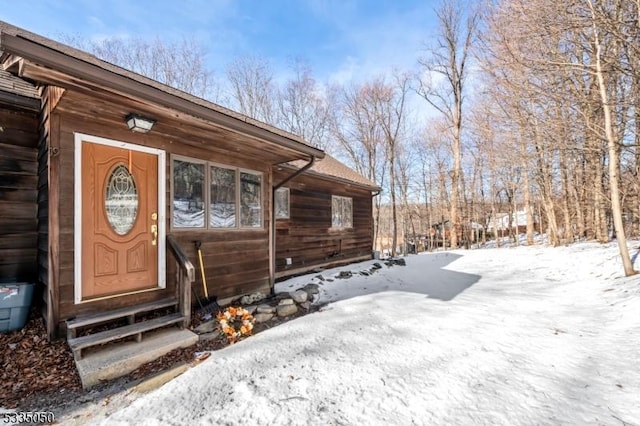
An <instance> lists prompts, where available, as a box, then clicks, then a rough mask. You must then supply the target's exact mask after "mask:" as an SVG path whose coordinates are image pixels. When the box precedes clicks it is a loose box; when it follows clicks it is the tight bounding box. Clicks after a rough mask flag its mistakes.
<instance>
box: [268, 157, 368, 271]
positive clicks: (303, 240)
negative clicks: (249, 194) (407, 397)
mask: <svg viewBox="0 0 640 426" xmlns="http://www.w3.org/2000/svg"><path fill="white" fill-rule="evenodd" d="M304 167H305V163H304V162H302V161H295V162H291V163H288V164H282V165H279V166H278V167H276V169H275V172H274V176H275V177H276V181H280V182H281V181H284V180H285V179H287V176H289V175H291V172H292V171H293V170H301V169H303V168H304ZM379 191H380V188H379V187H378V186H377V185H376V184H374V183H373V182H371V181H370V180H369V179H367V178H365V177H364V176H362V175H360V174H359V173H357V172H356V171H354V170H353V169H351V168H349V167H347V166H346V165H344V164H343V163H341V162H340V161H338V160H337V159H335V158H334V157H332V156H330V155H325V157H324V159H322V160H319V161H316V162H314V164H313V165H311V166H310V167H309V168H308V169H307V170H306V171H305V172H304V173H302V174H300V175H299V176H296V177H295V178H294V179H291V180H289V181H287V182H285V183H284V184H282V185H279V186H278V187H277V188H276V189H275V202H274V208H275V214H274V216H275V222H276V227H275V229H276V238H275V239H276V259H275V262H276V278H283V277H287V276H291V275H296V274H301V273H305V272H308V271H310V270H314V269H316V268H326V267H333V266H338V265H343V264H346V263H352V262H358V261H362V260H367V259H371V250H372V246H373V212H372V204H373V203H372V197H373V196H375V195H377V194H378V192H379Z"/></svg>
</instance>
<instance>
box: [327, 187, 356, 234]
mask: <svg viewBox="0 0 640 426" xmlns="http://www.w3.org/2000/svg"><path fill="white" fill-rule="evenodd" d="M331 227H333V228H352V227H353V199H351V198H349V197H340V196H338V195H333V196H332V197H331Z"/></svg>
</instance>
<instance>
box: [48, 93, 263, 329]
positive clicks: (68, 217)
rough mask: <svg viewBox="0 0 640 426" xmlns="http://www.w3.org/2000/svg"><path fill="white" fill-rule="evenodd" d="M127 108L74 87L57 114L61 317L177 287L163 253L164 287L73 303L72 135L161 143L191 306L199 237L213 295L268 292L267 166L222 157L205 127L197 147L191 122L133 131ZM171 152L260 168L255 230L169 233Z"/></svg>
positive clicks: (139, 300)
mask: <svg viewBox="0 0 640 426" xmlns="http://www.w3.org/2000/svg"><path fill="white" fill-rule="evenodd" d="M128 111H130V110H129V108H127V107H126V105H120V104H115V103H111V102H106V101H100V100H96V99H94V98H91V97H88V96H86V95H84V94H81V93H79V92H73V91H67V92H65V95H64V97H63V98H62V100H61V101H60V103H59V104H58V106H57V109H56V110H55V112H54V115H55V116H57V117H58V118H59V121H60V130H59V132H60V133H59V139H60V152H59V161H60V168H61V170H63V173H62V174H61V177H60V209H59V214H60V218H59V232H60V234H59V273H60V281H59V292H60V303H59V318H58V320H59V321H63V320H64V319H66V318H68V317H72V316H75V315H78V314H81V313H85V312H96V311H100V310H108V309H113V308H117V307H121V306H128V305H132V304H137V303H144V302H148V301H151V300H155V299H159V298H162V297H166V296H167V295H168V294H173V293H174V292H175V264H174V261H173V258H172V257H171V255H170V254H169V253H168V254H167V288H166V289H164V290H159V291H152V292H145V293H138V294H135V295H129V296H122V297H117V298H110V299H106V300H99V301H94V302H89V303H82V304H74V182H73V171H74V166H75V165H74V132H77V133H84V134H88V135H92V136H98V137H102V138H107V139H113V140H117V141H122V142H128V143H132V144H138V145H144V146H148V147H153V148H158V149H162V150H164V151H165V152H166V160H167V165H166V166H167V169H166V173H167V182H166V191H167V192H166V201H167V206H166V207H167V223H166V229H167V233H170V234H172V235H174V236H175V238H176V240H177V241H178V242H179V243H180V245H181V246H182V248H183V249H184V250H185V252H186V253H187V255H188V256H189V259H190V260H191V262H193V264H194V265H196V268H197V273H196V277H197V278H196V282H195V283H194V285H193V291H194V295H195V296H196V297H194V298H193V301H194V303H196V304H197V299H198V297H202V294H203V291H202V281H201V279H200V269H199V266H198V258H197V255H196V251H195V247H194V241H196V240H200V241H202V252H203V260H204V264H205V265H204V269H205V272H206V279H207V283H208V289H209V296H210V297H211V296H216V297H218V298H225V297H230V296H235V295H240V294H245V293H250V292H255V291H268V290H269V249H268V247H269V232H268V229H269V228H268V227H269V217H270V202H269V200H270V185H271V178H270V170H271V166H270V165H269V164H265V163H264V161H263V160H261V159H260V158H256V157H254V158H248V157H243V156H240V155H239V154H237V153H232V152H227V153H225V154H223V153H222V152H221V151H220V150H218V149H216V146H217V140H216V136H215V135H214V136H212V137H211V139H210V140H205V141H204V142H203V140H202V138H203V134H202V131H199V133H198V134H197V136H194V138H197V140H198V144H196V145H192V144H191V143H190V142H191V141H190V140H188V139H189V132H190V130H189V129H190V127H189V126H187V125H183V126H181V128H180V129H177V130H176V133H172V129H171V128H170V127H168V126H160V125H158V126H157V127H154V129H153V131H152V132H150V133H149V134H139V133H134V132H130V131H129V130H128V129H127V128H126V125H125V123H124V117H125V115H126V113H127V112H128ZM156 118H158V117H156ZM161 122H162V118H158V124H160V123H161ZM178 130H179V133H178ZM194 131H195V130H194ZM209 147H211V148H212V149H209ZM172 155H180V156H186V157H192V158H196V159H201V160H207V161H211V162H215V163H219V164H226V165H230V166H235V167H241V168H246V169H250V170H255V171H258V172H262V173H263V184H262V185H263V191H262V192H263V193H262V197H263V218H264V224H263V227H262V228H260V229H255V230H254V229H251V230H236V229H234V230H172V229H171V217H170V211H171V210H170V205H171V173H170V172H171V159H172Z"/></svg>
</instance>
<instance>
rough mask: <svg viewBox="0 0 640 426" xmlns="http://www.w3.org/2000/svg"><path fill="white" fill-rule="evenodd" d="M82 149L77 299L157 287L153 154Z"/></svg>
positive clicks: (106, 147)
mask: <svg viewBox="0 0 640 426" xmlns="http://www.w3.org/2000/svg"><path fill="white" fill-rule="evenodd" d="M81 147H82V148H81V149H82V173H81V175H82V183H81V195H82V212H81V215H82V258H81V266H80V267H81V280H82V283H81V289H82V290H81V291H82V293H81V295H82V297H81V299H82V300H88V299H94V298H99V297H105V296H113V295H118V294H125V293H131V292H135V291H141V290H147V289H152V288H156V287H158V156H157V155H154V154H149V153H146V152H140V151H136V150H129V149H126V148H120V147H115V146H109V145H102V144H97V143H89V142H82V144H81Z"/></svg>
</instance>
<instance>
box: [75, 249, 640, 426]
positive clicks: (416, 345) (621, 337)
mask: <svg viewBox="0 0 640 426" xmlns="http://www.w3.org/2000/svg"><path fill="white" fill-rule="evenodd" d="M633 244H634V246H633V247H634V248H633V252H632V253H634V254H636V250H637V249H636V248H635V247H636V246H637V245H638V242H634V243H633ZM616 253H617V249H616V246H615V244H609V245H604V246H603V245H597V244H592V243H581V244H576V245H574V246H571V247H561V248H544V247H540V246H537V247H517V248H501V249H481V250H470V251H463V250H460V251H454V252H440V253H432V254H420V255H414V256H410V257H407V258H406V261H407V266H406V267H403V266H393V267H386V266H384V267H383V269H381V270H380V271H379V272H377V273H375V274H373V275H371V276H364V275H359V274H356V272H358V271H360V270H367V269H368V268H369V267H370V266H371V264H372V263H373V262H365V263H361V264H357V265H351V266H349V267H344V268H339V269H335V270H332V271H326V272H325V273H323V276H324V277H325V278H330V277H332V276H333V275H335V274H337V272H338V271H340V270H351V271H353V272H354V277H353V278H350V279H335V280H333V281H332V282H329V281H321V280H320V279H319V278H314V276H315V275H317V274H312V275H308V276H305V277H297V278H294V279H291V280H288V281H285V282H283V283H280V284H279V285H278V288H277V289H278V290H280V291H291V290H293V289H295V288H297V287H301V286H303V285H305V284H307V283H309V282H316V283H318V284H320V289H321V294H320V296H321V301H323V302H330V303H329V304H328V305H327V306H326V307H324V308H323V309H322V310H321V311H320V312H317V313H314V314H310V315H307V316H304V317H301V318H299V319H296V320H294V321H290V322H288V323H286V324H284V325H281V326H278V327H274V328H273V329H270V330H268V331H265V332H262V333H260V334H257V335H256V336H253V337H250V338H248V339H247V340H244V341H242V342H240V343H237V344H235V345H233V346H230V347H227V348H225V349H224V350H221V351H217V352H215V353H213V354H212V356H211V357H210V358H209V359H207V360H206V361H204V362H203V363H201V364H199V365H198V366H196V367H194V368H191V369H190V370H189V371H187V372H186V373H184V374H183V375H182V376H180V377H178V378H176V379H175V380H173V381H171V382H169V383H167V384H166V385H164V386H163V387H161V388H159V389H157V390H156V391H153V392H151V393H148V394H145V395H143V396H140V397H137V398H135V399H134V400H133V401H132V402H131V403H130V405H129V406H126V407H124V408H122V409H120V410H118V411H116V412H115V413H112V414H111V415H110V417H109V418H106V419H104V418H94V419H93V421H94V422H104V424H108V425H114V424H137V425H155V424H190V425H191V424H232V425H233V424H251V425H274V424H275V425H279V424H282V425H284V424H287V425H288V424H293V425H315V424H319V425H320V424H321V425H325V424H340V425H343V424H348V425H363V424H366V425H370V424H393V425H411V424H418V425H534V424H535V425H635V426H638V425H640V278H638V277H630V278H625V277H623V274H622V266H621V264H620V261H619V257H618V255H617V254H616ZM635 266H636V269H640V261H636V263H635ZM130 398H131V397H130ZM85 420H87V419H85Z"/></svg>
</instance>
